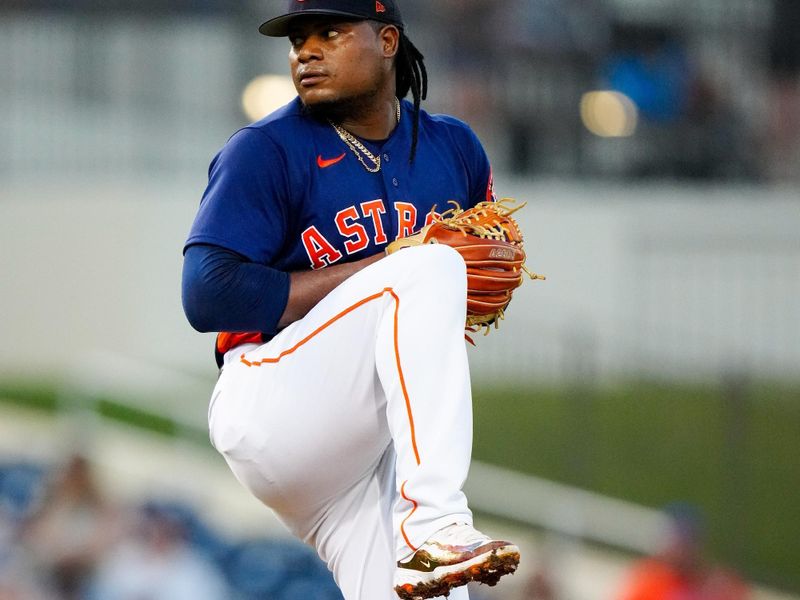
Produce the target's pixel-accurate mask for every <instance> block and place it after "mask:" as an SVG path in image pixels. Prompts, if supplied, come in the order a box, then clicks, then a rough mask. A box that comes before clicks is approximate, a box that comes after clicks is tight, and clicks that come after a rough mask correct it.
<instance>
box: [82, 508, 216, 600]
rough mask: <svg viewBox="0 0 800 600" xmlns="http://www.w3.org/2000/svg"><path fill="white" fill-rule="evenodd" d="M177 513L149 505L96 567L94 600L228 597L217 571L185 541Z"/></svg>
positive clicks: (171, 599)
mask: <svg viewBox="0 0 800 600" xmlns="http://www.w3.org/2000/svg"><path fill="white" fill-rule="evenodd" d="M186 533H187V532H186V524H185V523H184V520H183V517H182V515H181V514H180V513H178V512H177V511H175V510H173V509H171V508H170V507H168V506H165V505H159V504H156V503H150V504H147V505H146V506H145V507H144V508H143V510H142V511H141V515H140V520H139V523H138V524H137V527H136V531H135V533H134V534H133V535H132V536H131V538H130V539H129V540H127V541H125V542H123V543H122V544H121V545H120V546H119V547H117V548H116V549H115V550H114V551H113V552H112V553H111V554H110V555H109V556H108V558H107V560H105V561H104V562H103V564H101V565H100V567H99V569H98V573H97V578H96V580H95V584H94V585H93V589H92V594H91V597H92V598H96V599H97V600H227V599H228V598H230V593H229V591H228V589H227V587H226V584H225V582H224V579H223V577H222V576H221V574H220V573H219V572H218V571H217V569H216V568H215V567H214V566H213V565H212V564H211V563H209V562H208V561H206V560H205V559H204V558H203V557H202V556H201V555H200V554H198V553H197V552H196V551H195V550H194V549H193V548H192V547H191V546H189V544H188V543H187V542H186Z"/></svg>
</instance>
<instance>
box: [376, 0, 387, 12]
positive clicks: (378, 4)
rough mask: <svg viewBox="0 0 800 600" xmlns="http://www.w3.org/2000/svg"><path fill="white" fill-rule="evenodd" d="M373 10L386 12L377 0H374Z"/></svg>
mask: <svg viewBox="0 0 800 600" xmlns="http://www.w3.org/2000/svg"><path fill="white" fill-rule="evenodd" d="M375 12H377V13H384V12H386V7H385V6H384V5H383V4H381V3H380V2H379V1H378V0H375Z"/></svg>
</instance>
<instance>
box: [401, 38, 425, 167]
mask: <svg viewBox="0 0 800 600" xmlns="http://www.w3.org/2000/svg"><path fill="white" fill-rule="evenodd" d="M395 71H396V72H397V86H396V87H397V97H398V98H401V99H402V98H405V97H406V96H407V95H408V92H409V91H410V92H411V94H412V96H413V98H414V121H413V133H412V137H411V155H410V157H409V159H408V162H414V158H415V157H416V155H417V142H418V141H419V112H420V104H421V103H422V101H423V100H425V99H426V98H427V97H428V71H427V70H426V69H425V57H424V56H423V55H422V52H420V51H419V50H417V47H416V46H415V45H414V44H412V43H411V40H409V39H408V37H407V36H406V34H405V33H404V32H403V31H402V30H400V40H399V47H398V50H397V58H396V61H395Z"/></svg>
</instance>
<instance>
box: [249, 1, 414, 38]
mask: <svg viewBox="0 0 800 600" xmlns="http://www.w3.org/2000/svg"><path fill="white" fill-rule="evenodd" d="M283 4H284V7H285V9H284V11H283V13H281V14H280V15H278V16H277V17H274V18H272V19H270V20H269V21H267V22H266V23H264V24H262V25H261V27H259V28H258V30H259V31H260V32H261V33H263V34H264V35H268V36H270V37H286V36H287V35H289V22H290V21H291V20H292V19H294V18H295V17H298V16H303V15H309V16H310V15H323V16H332V17H345V18H352V19H359V20H360V19H371V20H373V21H381V22H383V23H388V24H389V25H395V26H397V27H398V28H399V29H403V27H404V24H403V17H402V16H401V15H400V9H399V8H398V6H397V2H395V0H283Z"/></svg>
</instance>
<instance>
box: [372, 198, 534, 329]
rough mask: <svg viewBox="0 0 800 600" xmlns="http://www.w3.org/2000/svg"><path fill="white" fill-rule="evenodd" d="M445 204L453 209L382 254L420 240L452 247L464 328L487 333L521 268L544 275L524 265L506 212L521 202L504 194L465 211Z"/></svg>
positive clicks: (508, 298) (498, 317) (517, 283)
mask: <svg viewBox="0 0 800 600" xmlns="http://www.w3.org/2000/svg"><path fill="white" fill-rule="evenodd" d="M451 204H452V205H453V208H451V209H450V210H448V211H446V212H445V213H443V214H442V215H441V216H439V217H437V218H436V219H435V220H434V221H433V222H432V223H431V224H430V225H426V226H425V227H423V228H422V230H421V231H420V232H419V233H416V234H414V235H412V236H409V237H407V238H401V239H399V240H397V241H395V242H392V243H391V244H389V246H388V248H387V249H386V253H387V254H392V253H394V252H397V251H398V250H400V249H402V248H408V247H411V246H421V245H423V244H445V245H447V246H450V247H451V248H454V249H455V250H456V251H458V253H459V254H461V256H462V257H463V259H464V262H465V263H466V265H467V322H466V327H467V329H469V330H471V331H477V330H479V329H485V333H487V334H488V333H489V330H490V326H491V325H492V324H494V326H495V328H497V327H498V326H499V322H500V321H501V320H502V319H503V317H504V313H505V310H506V308H507V307H508V304H509V303H510V302H511V297H512V295H513V293H514V290H516V289H517V288H518V287H519V286H521V285H522V281H523V273H527V274H528V276H529V277H530V278H531V279H544V277H543V276H541V275H537V274H535V273H532V272H530V271H529V270H528V269H527V268H526V267H525V250H524V249H523V239H522V232H521V231H520V228H519V225H518V224H517V222H516V221H515V220H514V219H513V218H512V217H511V215H512V214H514V213H515V212H517V211H518V210H520V209H521V208H523V207H524V206H525V204H520V205H515V201H514V200H511V199H509V198H505V199H503V200H500V201H498V202H481V203H480V204H478V205H476V206H475V207H474V208H471V209H469V210H462V209H461V207H460V206H459V205H458V203H456V202H453V201H451ZM434 210H435V207H434Z"/></svg>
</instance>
